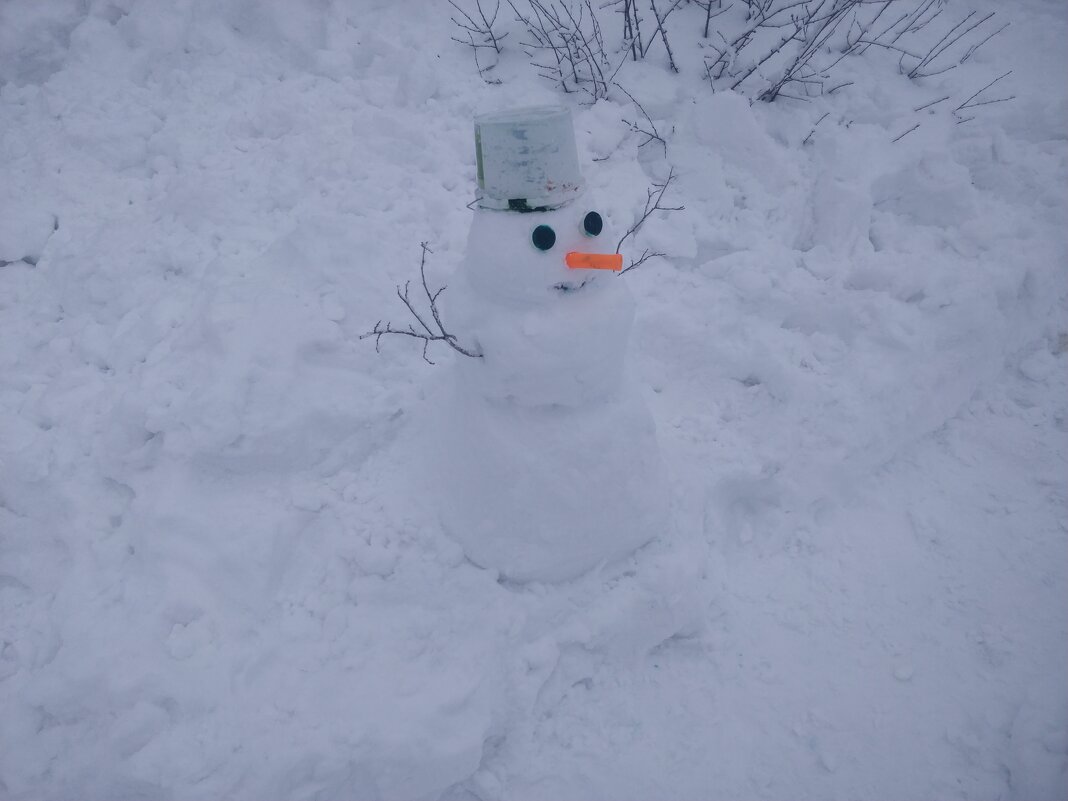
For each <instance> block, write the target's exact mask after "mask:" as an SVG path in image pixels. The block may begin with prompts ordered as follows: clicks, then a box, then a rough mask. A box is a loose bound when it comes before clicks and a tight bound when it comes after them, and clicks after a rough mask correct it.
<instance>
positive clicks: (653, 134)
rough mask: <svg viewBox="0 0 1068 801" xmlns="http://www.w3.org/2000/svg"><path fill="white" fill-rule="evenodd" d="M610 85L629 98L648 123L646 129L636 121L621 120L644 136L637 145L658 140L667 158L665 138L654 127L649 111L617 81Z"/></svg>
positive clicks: (642, 145)
mask: <svg viewBox="0 0 1068 801" xmlns="http://www.w3.org/2000/svg"><path fill="white" fill-rule="evenodd" d="M612 85H613V86H615V87H616V88H617V89H619V91H621V92H622V93H623V94H625V95H626V96H627V97H629V98H630V100H631V102H632V103H634V105H635V106H637V107H638V111H640V112H641V113H642V116H643V117H645V121H646V122H647V123H648V124H649V129H648V130H646V129H645V128H642V127H641V126H640V125H639V124H638V123H636V122H631V121H630V120H623V122H624V123H626V124H627V125H628V126H629V127H630V129H631V130H632V131H633V132H634V133H639V134H642V136H644V137H645V141H644V142H641V143H639V144H638V147H645V146H646V145H647V144H649V143H650V142H659V143H660V146H661V147H662V148H664V157H665V158H667V140H665V139H664V137H662V136H661V135H660V131H658V130H657V129H656V123H654V122H653V118H652V117H650V116H649V112H647V111H646V110H645V107H644V106H643V105H642V104H641V103H639V102H638V99H637V98H636V97H635V96H634V95H632V94H631V93H630V92H628V91H627V90H626V89H624V88H623V87H622V85H620V84H618V83H613V84H612Z"/></svg>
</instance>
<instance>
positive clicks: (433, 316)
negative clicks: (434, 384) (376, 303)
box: [360, 242, 482, 364]
mask: <svg viewBox="0 0 1068 801" xmlns="http://www.w3.org/2000/svg"><path fill="white" fill-rule="evenodd" d="M419 247H421V248H422V249H423V255H422V257H421V258H420V259H419V278H420V281H421V282H422V285H423V292H424V293H426V298H427V303H428V305H429V307H430V322H432V323H433V326H431V325H430V322H428V321H427V318H426V312H423V313H422V314H420V313H419V311H418V310H417V309H416V308H415V302H414V301H413V300H412V298H411V296H410V295H409V291H408V290H409V287H410V285H411V281H405V282H404V289H401V288H400V285H398V286H397V297H398V298H400V300H401V303H403V304H404V306H405V308H407V309H408V313H409V314H411V315H412V317H414V318H415V321H416V322H417V323H418V324H419V327H418V328H416V327H415V326H413V325H412V324H411V323H408V325H407V327H405V328H394V327H393V323H391V322H388V321H387V322H386V323H385V325H383V324H382V321H381V320H379V321H378V322H377V323H375V327H374V328H372V329H371V330H370V331H368V332H367V333H366V334H361V335H360V339H367V338H368V337H374V338H375V351H378V350H379V345H380V344H381V342H382V337H384V336H386V335H387V334H391V335H397V336H405V337H411V338H413V339H421V340H423V360H424V361H425V362H426V363H427V364H434V362H433V361H431V359H430V357H429V356H427V348H429V347H430V343H431V342H444V343H445V344H446V345H448V346H449V347H450V348H452V349H453V350H454V351H456V352H457V353H462V354H463V355H464V356H470V357H471V358H473V359H478V358H481V357H482V353H481V352H480V351H479V350H478V349H473V348H465V347H464V346H462V345H461V344H460V343H459V342H458V341H457V338H456V337H455V336H454V335H453V334H450V333H449V332H448V331H446V330H445V324H444V323H442V321H441V312H440V311H439V310H438V298H439V297H440V296H441V293H442V292H444V291H445V289H446V287H445V286H442V287H441V288H440V289H438V290H437V291H434V292H432V291H431V290H430V286H429V285H428V284H427V282H426V254H427V253H432V252H433V251H431V250H430V248H428V247H427V244H426V242H420V243H419Z"/></svg>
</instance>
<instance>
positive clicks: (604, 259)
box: [564, 250, 623, 273]
mask: <svg viewBox="0 0 1068 801" xmlns="http://www.w3.org/2000/svg"><path fill="white" fill-rule="evenodd" d="M564 261H565V262H566V263H567V266H568V267H570V268H571V269H572V270H612V271H614V272H617V273H618V272H619V271H620V270H622V269H623V257H622V256H621V255H620V254H618V253H578V252H576V251H574V250H572V251H570V252H569V253H568V254H567V255H566V256H565V257H564Z"/></svg>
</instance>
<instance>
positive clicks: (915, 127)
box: [890, 123, 920, 142]
mask: <svg viewBox="0 0 1068 801" xmlns="http://www.w3.org/2000/svg"><path fill="white" fill-rule="evenodd" d="M919 127H920V124H919V123H916V124H915V125H913V126H912V127H911V128H909V129H908V130H907V131H905V133H903V134H899V135H898V136H895V137H894V138H893V139H892V140H890V141H891V142H897V141H899V140H901V139H904V138H905V137H906V136H908V135H909V134H910V133H912V132H913V131H915V130H916V129H917V128H919Z"/></svg>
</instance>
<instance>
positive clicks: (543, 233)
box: [530, 225, 556, 250]
mask: <svg viewBox="0 0 1068 801" xmlns="http://www.w3.org/2000/svg"><path fill="white" fill-rule="evenodd" d="M530 241H531V242H533V243H534V247H536V248H537V249H538V250H548V249H549V248H551V247H552V246H553V245H555V244H556V232H555V231H554V230H553V229H552V228H550V227H549V226H547V225H539V226H538V227H537V228H535V229H534V233H532V234H531V235H530Z"/></svg>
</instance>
